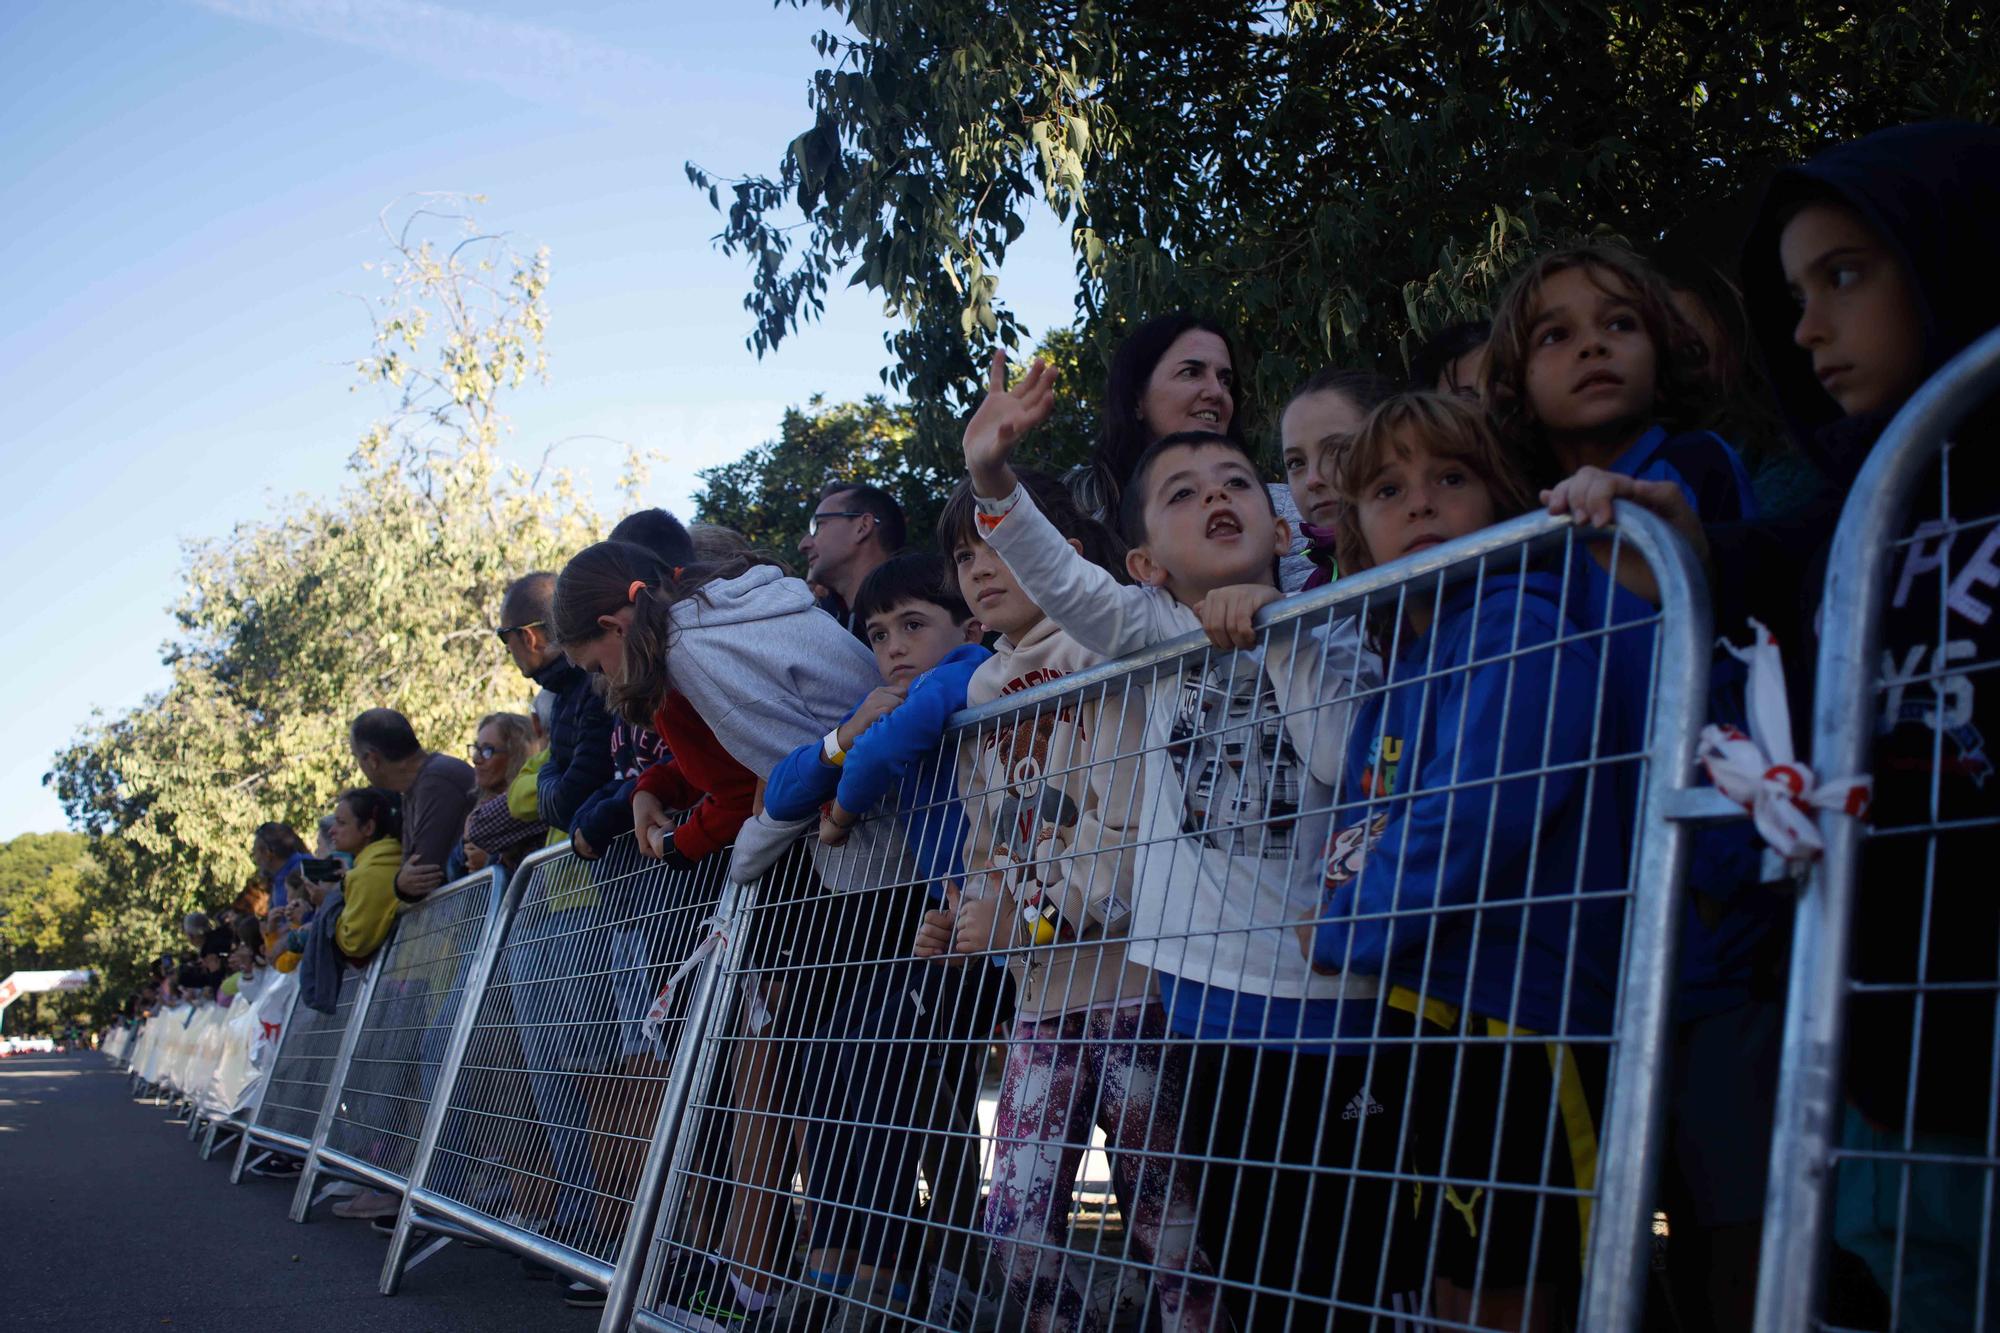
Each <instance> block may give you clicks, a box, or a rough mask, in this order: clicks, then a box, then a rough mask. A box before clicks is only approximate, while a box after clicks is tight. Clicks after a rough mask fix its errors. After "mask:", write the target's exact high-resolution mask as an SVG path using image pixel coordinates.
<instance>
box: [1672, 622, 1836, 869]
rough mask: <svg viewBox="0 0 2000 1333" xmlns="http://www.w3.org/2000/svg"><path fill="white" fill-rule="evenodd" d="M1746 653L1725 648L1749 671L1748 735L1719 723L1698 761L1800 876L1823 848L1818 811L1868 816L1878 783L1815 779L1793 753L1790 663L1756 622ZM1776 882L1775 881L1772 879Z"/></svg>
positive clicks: (1705, 737)
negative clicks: (1787, 685) (1787, 665)
mask: <svg viewBox="0 0 2000 1333" xmlns="http://www.w3.org/2000/svg"><path fill="white" fill-rule="evenodd" d="M1750 627H1751V629H1753V630H1755V631H1756V636H1755V638H1754V639H1753V640H1752V642H1751V644H1750V646H1749V647H1748V648H1738V647H1737V646H1736V645H1735V644H1733V643H1730V642H1729V641H1728V640H1727V639H1724V640H1721V644H1722V646H1723V647H1724V648H1725V649H1727V650H1728V652H1729V654H1730V656H1732V657H1734V658H1736V660H1737V661H1739V662H1741V663H1743V664H1744V665H1745V666H1746V667H1748V668H1749V672H1750V680H1749V685H1748V689H1747V695H1748V697H1747V699H1746V705H1747V707H1746V710H1745V711H1746V712H1747V714H1748V718H1747V720H1748V722H1749V725H1750V732H1749V734H1748V735H1745V734H1744V733H1743V732H1741V731H1739V730H1737V729H1736V728H1735V727H1730V726H1718V725H1716V724H1714V723H1711V724H1709V725H1708V726H1706V727H1704V728H1702V732H1701V742H1700V745H1699V747H1698V748H1697V750H1696V756H1697V757H1698V758H1699V759H1700V760H1701V765H1702V767H1703V768H1704V769H1706V770H1707V771H1708V777H1709V781H1711V782H1713V783H1714V784H1715V786H1716V790H1718V791H1720V792H1721V793H1722V794H1723V795H1724V796H1727V797H1728V798H1729V799H1730V800H1732V801H1735V802H1736V803H1737V804H1738V805H1741V806H1742V807H1743V808H1744V809H1746V810H1748V811H1749V812H1750V818H1751V822H1753V823H1754V824H1755V825H1756V826H1757V832H1758V834H1759V835H1760V836H1762V837H1763V839H1764V841H1765V843H1766V844H1768V845H1769V847H1770V851H1771V853H1772V854H1773V855H1775V856H1776V857H1777V858H1778V859H1779V860H1781V861H1783V862H1784V864H1785V867H1786V868H1787V869H1789V870H1791V871H1794V872H1796V871H1798V870H1800V869H1802V868H1803V867H1805V866H1807V865H1810V864H1811V863H1812V862H1813V861H1815V860H1817V859H1818V857H1819V855H1820V853H1821V852H1822V851H1824V850H1825V844H1824V843H1823V842H1822V841H1821V840H1820V836H1819V827H1818V825H1817V824H1816V823H1815V822H1814V817H1813V816H1814V812H1815V811H1818V810H1840V811H1843V812H1845V813H1846V814H1849V815H1851V816H1853V817H1854V818H1856V819H1863V818H1866V817H1867V814H1868V800H1869V796H1870V794H1871V793H1872V791H1873V788H1874V782H1873V779H1871V778H1868V777H1849V778H1833V779H1829V780H1828V781H1825V782H1820V781H1818V780H1816V779H1815V778H1814V776H1813V771H1812V769H1811V768H1809V767H1807V766H1806V764H1805V763H1804V762H1803V761H1801V760H1800V759H1799V758H1798V756H1797V754H1796V752H1795V751H1794V750H1793V748H1792V715H1791V708H1790V704H1789V701H1788V699H1787V698H1786V692H1785V668H1784V661H1783V658H1782V657H1781V655H1780V653H1779V650H1778V640H1777V639H1776V638H1775V637H1774V636H1773V635H1772V634H1771V631H1770V630H1768V629H1766V628H1764V626H1763V625H1761V624H1760V623H1758V622H1757V621H1755V620H1752V621H1751V622H1750ZM1773 877H1774V876H1773Z"/></svg>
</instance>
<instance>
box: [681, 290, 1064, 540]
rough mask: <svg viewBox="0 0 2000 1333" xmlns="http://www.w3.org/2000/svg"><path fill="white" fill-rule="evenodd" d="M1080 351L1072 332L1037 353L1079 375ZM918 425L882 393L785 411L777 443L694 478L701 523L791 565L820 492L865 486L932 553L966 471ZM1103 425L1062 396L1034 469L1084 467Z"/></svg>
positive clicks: (821, 400)
mask: <svg viewBox="0 0 2000 1333" xmlns="http://www.w3.org/2000/svg"><path fill="white" fill-rule="evenodd" d="M1079 348H1080V344H1079V342H1078V339H1077V337H1076V335H1075V334H1073V333H1071V332H1070V331H1068V330H1066V329H1065V330H1058V331H1057V332H1056V333H1054V334H1052V335H1051V336H1050V337H1048V338H1046V339H1044V340H1043V342H1042V343H1041V345H1040V346H1039V347H1038V348H1037V349H1036V355H1038V356H1042V357H1046V358H1047V359H1049V360H1050V361H1052V362H1054V363H1055V364H1056V365H1057V366H1058V367H1059V368H1060V369H1062V370H1063V371H1064V373H1065V374H1066V375H1075V374H1078V373H1080V363H1079V360H1078V356H1079ZM1015 369H1016V370H1017V371H1018V370H1019V367H1016V368H1015ZM1100 373H1101V372H1100ZM916 422H917V413H916V411H915V409H913V408H911V407H909V406H908V405H901V406H891V405H890V404H889V402H888V401H887V400H886V399H884V398H881V397H879V396H876V397H870V398H866V399H863V400H862V401H861V402H858V403H831V404H829V403H828V402H827V401H826V400H825V399H824V398H822V397H818V396H815V397H814V398H812V399H811V400H810V401H809V402H808V403H807V404H806V405H805V407H803V408H797V407H794V408H788V409H787V410H786V412H785V416H784V420H783V421H781V422H780V423H779V426H778V437H777V438H776V439H775V440H770V441H767V442H766V443H764V444H760V445H758V446H757V447H756V448H754V449H752V450H750V451H749V452H748V453H746V454H744V455H743V457H741V458H739V459H737V460H736V461H735V462H733V463H724V464H721V465H720V466H717V467H712V468H704V469H703V470H702V471H700V472H698V473H696V475H697V476H698V477H700V478H701V482H702V492H701V494H700V495H698V496H696V497H695V517H696V518H698V519H700V520H701V521H702V522H705V523H719V524H721V525H722V526H724V527H726V528H734V529H736V530H737V531H738V532H741V533H742V534H743V535H744V536H746V537H748V538H749V539H750V541H751V543H752V544H753V545H755V546H758V547H761V548H762V549H764V550H766V551H769V552H771V553H773V554H775V555H778V556H781V557H784V558H786V559H788V560H789V559H791V558H792V557H793V556H794V555H795V553H796V552H797V550H798V544H799V538H801V537H803V536H804V535H805V531H806V522H807V520H808V519H809V518H810V517H811V515H812V506H813V501H814V500H815V499H817V498H818V496H819V494H820V492H822V491H824V490H825V489H826V488H827V487H828V486H830V485H832V484H834V483H835V482H867V483H869V484H871V485H875V486H880V487H882V488H883V489H884V490H886V491H888V492H889V493H890V494H892V495H894V496H895V497H896V501H897V503H898V504H900V505H902V507H903V517H904V519H905V521H906V522H907V524H908V526H909V536H910V543H911V544H912V545H913V546H923V547H928V546H930V545H931V534H932V533H933V532H934V531H935V530H936V528H937V519H938V515H939V514H940V513H942V512H943V511H944V503H945V500H946V499H947V498H949V497H950V495H951V489H952V487H953V486H955V485H957V484H958V479H959V476H960V473H961V471H962V467H961V465H960V464H959V462H958V459H957V451H956V448H955V445H956V439H955V438H954V439H953V441H952V444H953V446H954V447H953V448H951V449H948V450H943V451H939V450H928V449H921V448H919V447H918V446H917V427H916ZM1096 428H1097V418H1096V413H1095V411H1094V410H1093V409H1092V408H1091V406H1090V405H1089V404H1088V403H1086V402H1083V401H1082V400H1080V399H1077V398H1073V397H1071V398H1065V399H1063V400H1061V401H1060V402H1059V403H1058V404H1057V408H1056V414H1055V416H1054V417H1053V418H1051V419H1050V421H1049V423H1048V424H1047V425H1046V426H1045V427H1043V429H1042V432H1041V439H1040V444H1039V447H1038V450H1037V453H1036V461H1037V463H1038V464H1039V465H1040V466H1043V467H1054V468H1057V469H1061V468H1064V467H1067V466H1069V465H1070V464H1072V463H1078V462H1081V461H1083V460H1084V459H1085V458H1087V457H1089V455H1090V444H1091V440H1092V439H1093V438H1094V433H1095V431H1096Z"/></svg>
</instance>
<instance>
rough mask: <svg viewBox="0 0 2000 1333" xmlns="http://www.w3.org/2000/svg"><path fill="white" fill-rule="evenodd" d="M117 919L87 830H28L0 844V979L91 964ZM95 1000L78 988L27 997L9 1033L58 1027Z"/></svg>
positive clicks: (14, 1012) (15, 1008)
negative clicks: (17, 973) (77, 989)
mask: <svg viewBox="0 0 2000 1333" xmlns="http://www.w3.org/2000/svg"><path fill="white" fill-rule="evenodd" d="M119 924H120V923H119V922H118V921H117V920H116V919H115V917H114V916H113V915H112V904H111V903H110V902H108V900H107V897H106V894H105V884H104V873H103V868H102V867H101V866H100V865H99V864H98V863H97V862H96V860H95V859H93V858H92V857H91V855H90V850H89V839H87V838H85V837H84V836H83V835H82V834H78V833H23V834H22V835H21V836H19V837H17V838H13V839H11V840H9V841H7V842H4V843H0V977H5V976H6V975H7V974H8V973H10V972H17V971H21V972H27V971H41V970H44V969H56V968H71V967H83V966H89V965H93V964H94V963H95V960H96V959H97V958H98V956H99V953H100V943H101V942H103V941H105V940H108V939H109V938H110V937H111V936H112V935H114V934H115V933H116V931H117V928H118V926H119ZM91 999H92V997H91V995H90V994H89V993H87V992H77V991H65V992H61V993H54V994H43V995H29V996H25V997H23V998H21V999H19V1000H16V1001H15V1002H14V1003H13V1005H12V1006H11V1007H9V1009H8V1010H7V1030H8V1031H9V1032H13V1033H20V1032H24V1031H30V1032H47V1031H50V1030H52V1029H54V1028H58V1027H61V1026H62V1025H63V1024H65V1023H67V1022H69V1021H70V1020H71V1019H73V1018H75V1017H77V1016H78V1015H80V1014H83V1013H86V1012H87V1011H88V1010H89V1009H90V1006H91Z"/></svg>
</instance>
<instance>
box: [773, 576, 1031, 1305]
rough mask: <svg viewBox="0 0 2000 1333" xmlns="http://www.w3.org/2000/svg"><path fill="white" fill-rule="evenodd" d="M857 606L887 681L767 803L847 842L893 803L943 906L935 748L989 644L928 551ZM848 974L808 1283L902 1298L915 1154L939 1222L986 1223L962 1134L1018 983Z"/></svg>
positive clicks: (793, 761)
mask: <svg viewBox="0 0 2000 1333" xmlns="http://www.w3.org/2000/svg"><path fill="white" fill-rule="evenodd" d="M854 614H855V615H856V617H858V618H859V620H860V622H861V625H862V630H863V634H864V636H865V637H866V639H867V641H868V644H869V647H870V648H871V649H872V650H873V651H874V653H875V663H876V666H877V668H878V669H879V670H880V672H881V677H882V684H881V685H880V686H878V687H877V688H876V689H874V690H873V691H871V692H870V693H869V694H868V696H867V697H866V698H865V699H862V700H861V701H859V703H857V705H856V706H855V708H854V710H853V711H852V712H850V713H849V715H848V716H847V718H846V719H845V720H844V721H842V722H841V724H840V726H839V728H837V729H836V730H835V731H834V732H833V733H832V734H831V735H829V736H827V737H825V738H823V739H822V740H820V741H818V742H814V743H809V744H806V745H801V746H800V747H798V748H797V749H796V750H794V751H792V753H791V754H790V755H788V756H787V757H786V758H785V760H784V761H783V762H781V763H780V764H779V765H778V767H777V768H776V769H775V770H773V771H772V773H771V780H770V783H769V785H768V786H767V787H766V789H765V792H764V803H765V809H767V810H768V811H769V812H770V813H771V814H772V815H773V817H775V818H778V819H782V820H809V819H812V818H814V817H817V818H818V819H819V821H820V827H819V837H820V840H821V841H822V842H825V843H828V844H832V845H838V844H840V843H843V842H845V841H846V839H847V837H848V835H849V834H850V833H851V832H852V831H853V828H854V825H855V823H856V822H857V821H858V820H859V819H860V818H861V817H862V816H863V815H864V814H867V813H870V812H873V811H875V809H876V807H877V806H878V805H879V804H881V803H882V802H883V801H885V800H889V801H893V803H894V806H895V808H896V811H897V813H898V815H899V816H900V817H901V818H902V820H903V829H904V839H905V841H906V843H907V844H908V846H909V848H910V851H911V854H912V855H913V856H914V857H915V859H916V862H917V868H918V869H919V870H920V871H921V872H922V875H923V878H924V882H925V885H926V892H927V896H928V898H929V900H930V904H931V906H932V907H941V906H943V905H944V902H945V888H944V886H945V884H946V883H947V882H950V883H953V884H956V883H958V882H960V881H961V880H963V878H964V875H965V864H964V858H963V854H962V853H963V848H964V844H965V819H964V814H963V811H962V808H961V807H960V805H959V801H958V789H957V787H956V785H955V784H954V782H953V775H952V771H951V767H950V765H949V763H948V762H947V761H946V760H945V758H944V756H943V755H942V754H941V753H940V747H941V744H942V742H943V739H944V732H945V723H946V721H947V720H948V719H949V718H950V717H951V715H952V714H953V713H956V712H957V711H959V710H960V709H962V708H964V707H965V704H966V685H967V682H968V681H969V680H970V679H971V678H972V675H973V673H974V672H975V671H976V670H978V668H979V666H980V665H981V664H982V663H983V662H985V661H987V660H988V659H989V658H990V657H991V656H992V654H991V653H990V652H988V651H987V649H986V648H984V647H983V646H981V645H980V643H979V639H980V637H981V634H982V631H983V626H982V625H981V624H980V622H979V620H978V619H977V618H975V617H974V616H973V614H972V612H971V610H970V608H968V607H967V605H966V603H965V599H964V596H963V594H962V593H961V591H960V589H959V586H958V578H957V576H956V575H955V574H954V573H953V571H952V569H951V566H949V565H948V564H946V562H945V561H944V560H943V559H942V558H941V557H939V556H936V555H933V554H931V553H929V552H916V551H904V552H903V553H901V554H899V555H897V556H894V557H892V558H891V559H889V560H888V561H886V562H884V563H883V564H881V565H878V566H877V567H876V568H875V571H874V572H873V573H871V574H870V575H869V576H868V577H867V578H866V579H864V580H862V583H861V587H860V589H859V591H858V592H857V593H856V594H855V601H854ZM855 980H856V991H855V994H854V997H853V998H852V999H851V1000H850V1001H849V1002H848V1003H847V1004H846V1005H844V1006H843V1008H842V1010H841V1012H840V1013H839V1014H838V1015H837V1016H835V1017H834V1018H833V1019H832V1020H831V1022H830V1024H829V1032H830V1033H831V1034H832V1035H834V1036H836V1037H838V1038H839V1040H837V1041H833V1042H829V1043H826V1044H823V1045H819V1046H816V1047H814V1049H813V1052H812V1054H813V1056H814V1058H813V1059H812V1060H811V1061H810V1062H809V1065H808V1067H807V1069H806V1070H805V1077H804V1082H805V1086H806V1088H807V1089H808V1098H809V1101H808V1104H807V1110H808V1112H809V1114H810V1116H811V1117H812V1121H811V1124H810V1126H809V1128H808V1135H809V1151H808V1154H807V1161H808V1166H809V1168H810V1174H809V1178H808V1179H807V1181H806V1192H807V1197H808V1198H809V1199H811V1200H812V1201H813V1235H812V1239H811V1244H812V1247H813V1248H812V1249H811V1251H809V1252H808V1254H807V1256H806V1264H807V1277H808V1279H809V1280H810V1281H812V1282H813V1283H814V1284H815V1285H817V1286H821V1287H825V1288H828V1289H830V1290H831V1291H832V1292H835V1293H848V1292H851V1293H852V1294H854V1295H856V1296H865V1295H867V1294H868V1293H869V1292H870V1291H871V1290H874V1291H880V1290H881V1289H883V1288H886V1289H887V1291H888V1295H889V1297H890V1299H892V1300H901V1301H903V1302H905V1303H906V1304H907V1301H908V1299H909V1292H910V1291H911V1290H912V1285H911V1278H912V1277H914V1276H917V1275H918V1264H919V1261H918V1256H917V1254H916V1252H915V1251H914V1250H908V1249H907V1247H906V1242H905V1236H906V1234H907V1232H906V1225H905V1223H906V1220H907V1215H908V1214H909V1212H910V1210H911V1207H912V1203H913V1201H914V1200H915V1198H916V1174H917V1169H918V1165H919V1162H920V1161H921V1163H922V1167H923V1171H924V1176H925V1179H926V1181H928V1182H930V1184H931V1188H930V1190H929V1196H930V1205H929V1208H928V1214H929V1216H930V1218H931V1219H932V1220H933V1222H934V1224H935V1226H936V1227H951V1228H956V1232H957V1235H958V1236H965V1235H968V1234H969V1233H970V1231H971V1229H972V1228H973V1227H975V1226H976V1225H977V1216H976V1214H977V1209H978V1202H979V1200H978V1193H979V1186H978V1179H977V1169H978V1163H977V1154H976V1153H970V1152H967V1151H966V1141H967V1136H968V1134H969V1132H970V1129H971V1127H972V1126H973V1125H974V1124H975V1119H974V1117H975V1114H976V1112H977V1098H978V1084H979V1078H978V1074H979V1059H980V1057H982V1056H983V1055H984V1045H983V1042H982V1041H981V1040H980V1038H981V1037H982V1036H983V1035H984V1034H986V1033H990V1032H991V1031H992V1029H993V1025H994V1023H995V1022H996V1021H997V1020H998V1019H999V1017H1000V1015H1001V1012H1002V1011H1003V1010H1011V1007H1012V1002H1011V990H1012V988H1011V983H1010V981H1009V980H1008V978H1007V974H1006V972H1005V970H1004V969H999V968H993V967H972V968H944V967H935V966H932V965H930V964H928V963H926V962H923V961H920V960H917V959H909V960H906V961H904V962H902V963H898V964H892V963H884V964H882V965H879V966H876V967H872V968H869V969H868V970H867V972H866V974H865V975H863V976H860V977H857V978H856V979H855ZM931 1234H932V1235H937V1234H938V1232H937V1231H936V1230H933V1231H932V1233H931ZM939 1263H940V1265H941V1271H940V1272H938V1273H937V1275H936V1280H935V1281H934V1282H933V1284H932V1285H933V1287H934V1289H935V1288H941V1289H944V1290H946V1291H951V1290H971V1289H973V1288H974V1287H975V1286H976V1282H971V1281H968V1280H967V1278H966V1276H965V1273H966V1271H967V1270H968V1269H969V1268H970V1267H971V1266H970V1265H969V1264H968V1263H967V1262H966V1261H965V1260H964V1259H963V1258H962V1257H961V1256H960V1255H959V1254H956V1253H953V1254H947V1255H944V1256H941V1257H940V1259H939ZM975 1276H976V1274H975ZM857 1284H859V1290H857V1289H856V1287H857ZM899 1284H900V1286H901V1288H902V1290H901V1292H900V1293H899V1291H898V1287H899Z"/></svg>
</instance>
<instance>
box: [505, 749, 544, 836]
mask: <svg viewBox="0 0 2000 1333" xmlns="http://www.w3.org/2000/svg"><path fill="white" fill-rule="evenodd" d="M547 762H549V749H548V747H547V746H546V745H545V746H543V747H542V748H541V749H539V750H537V751H535V752H534V753H533V754H531V755H529V756H528V762H527V763H525V764H523V765H521V771H520V772H519V773H518V774H516V775H515V777H514V780H513V781H512V782H510V783H508V784H507V813H508V814H510V815H512V816H514V818H516V819H518V820H521V821H523V822H524V823H529V824H532V823H534V822H535V821H536V820H538V819H540V818H541V817H542V798H541V796H540V795H539V794H538V793H537V792H536V790H535V778H536V775H537V774H539V773H540V772H541V771H542V765H543V764H546V763H547Z"/></svg>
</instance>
